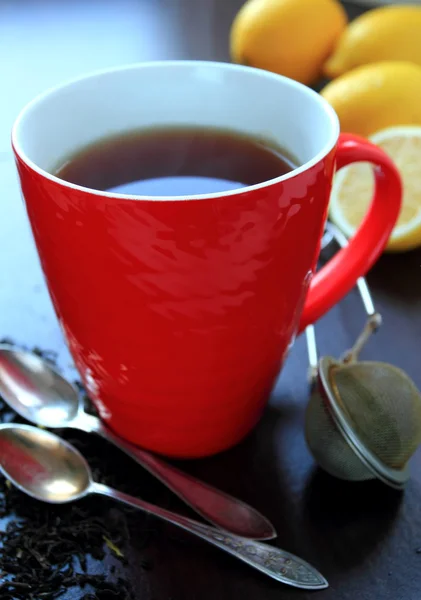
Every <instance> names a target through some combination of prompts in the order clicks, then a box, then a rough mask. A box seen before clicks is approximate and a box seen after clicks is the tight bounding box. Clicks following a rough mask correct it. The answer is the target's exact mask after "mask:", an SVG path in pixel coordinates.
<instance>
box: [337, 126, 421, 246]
mask: <svg viewBox="0 0 421 600" xmlns="http://www.w3.org/2000/svg"><path fill="white" fill-rule="evenodd" d="M370 140H371V141H372V142H373V143H374V144H376V145H377V146H379V147H380V148H382V149H383V150H384V151H385V152H386V153H387V154H388V155H389V156H390V157H391V158H392V160H393V161H394V163H395V164H396V166H397V168H398V169H399V172H400V174H401V177H402V181H403V204H402V209H401V212H400V215H399V219H398V222H397V224H396V226H395V228H394V230H393V232H392V235H391V237H390V239H389V242H388V245H387V248H386V250H387V251H389V252H403V251H405V250H412V249H413V248H417V247H418V246H421V127H413V126H403V127H389V128H387V129H383V130H382V131H379V132H377V133H375V134H374V135H372V136H371V137H370ZM373 190H374V176H373V169H372V166H371V165H370V164H369V163H356V164H353V165H350V166H349V167H344V168H343V169H341V170H340V171H338V173H337V174H336V175H335V179H334V182H333V187H332V194H331V197H330V205H329V217H330V219H331V220H332V221H333V223H335V225H337V227H339V228H340V229H341V230H342V231H343V233H344V234H345V235H346V236H347V237H351V236H352V235H353V233H354V232H355V230H356V229H357V227H358V226H359V225H360V223H361V221H362V220H363V217H364V215H365V214H366V212H367V209H368V206H369V204H370V201H371V198H372V195H373Z"/></svg>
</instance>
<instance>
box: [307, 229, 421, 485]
mask: <svg viewBox="0 0 421 600" xmlns="http://www.w3.org/2000/svg"><path fill="white" fill-rule="evenodd" d="M326 235H327V236H330V235H331V236H333V238H334V239H335V240H336V241H337V243H338V244H339V245H340V246H342V247H343V246H344V245H346V243H347V241H346V238H345V237H344V236H343V235H342V234H341V232H340V231H339V230H337V228H336V227H334V226H333V225H331V224H330V223H329V224H328V225H327V234H326ZM325 239H326V238H325ZM358 289H359V292H360V295H361V298H362V301H363V304H364V308H365V310H366V313H367V322H366V324H365V326H364V328H363V330H362V332H361V334H360V335H359V337H358V338H357V341H356V342H355V344H354V346H353V347H352V348H351V349H350V350H348V351H347V352H346V353H345V354H344V355H343V356H342V357H341V358H340V359H339V360H335V359H334V358H332V357H329V356H325V357H322V358H321V359H320V360H318V358H317V347H316V339H315V330H314V327H312V326H310V327H309V328H307V331H306V336H307V346H308V353H309V362H310V369H311V370H310V376H311V379H312V380H313V381H315V379H317V380H316V384H315V385H314V387H313V393H312V396H311V398H310V401H309V404H308V407H307V411H306V419H305V421H306V422H305V435H306V440H307V444H308V447H309V449H310V451H311V453H312V455H313V457H314V459H315V460H316V462H317V463H318V464H319V466H320V467H321V468H323V469H324V470H325V471H327V472H328V473H330V474H331V475H334V476H336V477H338V478H340V479H345V480H348V481H363V480H368V479H375V478H377V479H380V480H381V481H383V482H384V483H386V484H388V485H389V486H391V487H394V488H403V487H404V485H405V483H406V481H407V480H408V479H409V467H408V461H409V459H410V458H411V456H412V455H413V454H414V452H415V451H416V449H417V448H418V446H419V445H420V444H421V394H420V392H419V391H418V389H417V387H416V386H415V384H414V383H413V381H412V380H411V379H410V378H409V377H408V375H407V374H406V373H405V372H404V371H403V370H402V369H398V368H397V367H395V366H393V365H390V364H387V363H382V362H374V361H359V360H358V356H359V353H360V352H361V350H362V348H363V346H364V345H365V344H366V342H367V341H368V339H369V338H370V336H371V334H372V333H373V332H374V331H376V330H377V329H378V327H379V326H380V324H381V316H380V315H379V313H377V312H376V311H375V309H374V306H373V302H372V299H371V296H370V293H369V290H368V287H367V284H366V281H365V279H364V278H360V279H359V280H358Z"/></svg>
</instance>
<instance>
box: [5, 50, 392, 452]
mask: <svg viewBox="0 0 421 600" xmlns="http://www.w3.org/2000/svg"><path fill="white" fill-rule="evenodd" d="M177 124H182V125H189V124H194V125H197V124H200V125H203V126H215V127H218V128H230V129H234V130H237V131H240V132H243V133H246V134H251V135H256V134H257V135H267V133H268V132H270V134H271V137H272V139H274V140H275V141H276V142H277V143H278V144H279V145H280V146H281V147H282V146H283V147H286V148H287V149H288V150H289V151H290V152H291V153H292V154H293V155H294V156H296V157H297V158H298V159H299V160H300V163H301V165H302V166H300V167H299V168H297V169H295V170H293V171H292V172H290V173H287V174H286V175H284V176H282V177H279V178H277V179H273V180H270V181H267V182H264V183H261V184H258V185H253V186H251V187H248V188H241V189H238V190H234V191H229V192H225V193H216V194H208V195H200V196H188V197H184V198H176V197H165V198H150V197H133V196H123V195H119V194H114V193H110V192H100V191H96V190H90V189H85V188H82V187H79V186H77V185H73V184H71V183H67V182H65V181H62V180H60V179H58V178H57V177H55V176H53V175H52V174H51V170H52V169H53V166H54V165H56V164H57V162H58V160H60V159H61V158H64V157H66V156H68V155H69V154H71V153H72V152H74V151H75V150H77V149H79V148H82V147H84V146H85V145H86V144H88V143H91V142H93V141H95V140H98V139H101V138H102V137H104V136H105V135H109V134H111V133H117V132H123V131H126V130H130V129H135V128H141V127H143V126H151V125H160V126H163V125H177ZM12 138H13V139H12V141H13V148H14V152H15V155H16V160H17V165H18V170H19V175H20V181H21V186H22V190H23V195H24V198H25V202H26V206H27V211H28V215H29V219H30V222H31V225H32V231H33V234H34V236H35V240H36V244H37V247H38V252H39V255H40V258H41V262H42V267H43V270H44V273H45V276H46V279H47V282H48V286H49V290H50V294H51V296H52V299H53V303H54V306H55V309H56V311H57V314H58V317H59V319H60V323H61V325H62V327H63V330H64V333H65V335H66V338H67V341H68V344H69V347H70V350H71V352H72V355H73V357H74V360H75V362H76V365H77V367H78V369H79V371H80V374H81V376H82V379H83V382H84V384H85V386H86V388H87V390H88V392H89V395H90V396H91V398H92V399H93V401H94V402H95V404H96V405H97V407H98V409H99V411H100V414H101V416H102V418H103V419H104V420H105V421H106V422H107V423H108V424H109V426H110V427H112V428H113V429H114V430H115V431H116V432H117V433H119V434H120V435H122V436H123V437H124V438H126V439H128V440H130V441H132V442H134V443H136V444H139V445H141V446H143V447H145V448H148V449H150V450H153V451H156V452H159V453H163V454H166V455H172V456H179V457H198V456H205V455H210V454H213V453H216V452H219V451H221V450H224V449H225V448H228V447H230V446H232V445H233V444H235V443H236V442H238V441H239V440H241V439H242V438H243V437H244V436H245V435H246V434H247V433H248V432H249V431H250V430H251V428H252V427H253V426H254V425H255V424H256V422H257V421H258V419H259V417H260V415H261V413H262V411H263V409H264V407H265V403H266V401H267V399H268V396H269V394H270V392H271V389H272V386H273V384H274V382H275V379H276V377H277V375H278V373H279V370H280V368H281V366H282V363H283V361H284V359H285V356H286V354H287V351H288V349H289V347H290V346H291V344H292V342H293V340H294V337H295V336H296V335H297V334H298V333H300V331H301V330H302V329H303V328H304V327H305V326H306V325H307V324H309V323H311V322H313V321H315V320H317V319H318V318H319V317H320V316H321V315H322V314H323V313H324V312H326V311H327V310H328V309H329V308H331V307H332V306H333V305H334V304H335V303H336V302H338V301H339V300H340V299H341V298H342V297H343V296H344V295H345V294H346V293H347V292H348V291H349V290H350V289H351V288H352V287H353V286H354V284H355V282H356V280H357V278H358V277H359V276H361V275H363V274H364V273H365V272H366V271H367V270H368V269H369V268H370V267H371V266H372V264H373V263H374V261H375V260H376V259H377V258H378V256H379V255H380V253H381V251H382V250H383V248H384V246H385V244H386V242H387V240H388V237H389V235H390V233H391V230H392V228H393V226H394V224H395V222H396V219H397V217H398V213H399V209H400V202H401V183H400V179H399V175H398V173H397V171H396V169H395V167H394V165H393V164H392V162H391V161H390V159H389V158H388V157H387V156H386V155H385V154H384V153H383V152H382V151H381V150H380V149H378V148H376V147H375V146H373V145H372V144H370V143H369V142H367V141H365V140H363V139H359V138H356V137H354V136H351V135H340V134H339V124H338V119H337V117H336V115H335V113H334V112H333V110H332V109H331V108H330V106H329V105H328V104H327V103H326V102H325V101H324V100H323V98H321V97H320V96H319V95H318V94H316V93H315V92H313V91H312V90H310V89H308V88H307V87H305V86H303V85H300V84H298V83H296V82H294V81H291V80H289V79H286V78H284V77H280V76H278V75H274V74H272V73H268V72H265V71H260V70H257V69H252V68H247V67H242V66H237V65H229V64H222V63H221V64H219V63H212V62H189V61H179V62H156V63H150V64H140V65H135V66H129V67H125V68H120V69H115V70H109V71H105V72H101V73H97V74H94V75H92V76H88V77H86V78H82V79H79V80H77V81H74V82H71V83H69V84H66V85H63V86H61V87H58V88H56V89H53V90H52V91H50V92H47V93H46V94H44V95H42V96H40V97H39V98H37V99H36V100H34V101H33V102H32V103H30V104H29V105H28V106H27V107H26V108H25V109H24V110H23V112H22V113H21V114H20V116H19V117H18V119H17V121H16V123H15V126H14V129H13V136H12ZM355 161H369V162H371V163H373V165H375V170H374V172H375V177H376V192H375V195H374V199H373V202H372V205H371V208H370V210H369V212H368V214H367V216H366V218H365V220H364V222H363V224H362V226H361V227H360V229H359V231H358V232H357V233H356V235H355V237H354V238H353V239H352V240H351V242H350V244H349V246H348V247H347V248H346V249H344V250H342V251H341V252H340V253H338V254H337V255H336V256H335V257H334V258H333V259H332V260H331V261H330V262H329V263H328V264H327V265H326V266H325V267H324V268H323V269H322V270H321V271H320V272H318V273H317V274H316V275H315V276H314V277H313V273H314V270H315V266H316V262H317V258H318V254H319V249H320V240H321V236H322V233H323V227H324V223H325V220H326V214H327V207H328V200H329V194H330V189H331V183H332V177H333V173H334V169H335V165H336V166H337V167H339V168H340V167H342V166H344V165H346V164H349V163H351V162H355ZM198 248H200V251H198Z"/></svg>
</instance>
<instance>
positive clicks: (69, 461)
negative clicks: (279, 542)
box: [0, 423, 328, 590]
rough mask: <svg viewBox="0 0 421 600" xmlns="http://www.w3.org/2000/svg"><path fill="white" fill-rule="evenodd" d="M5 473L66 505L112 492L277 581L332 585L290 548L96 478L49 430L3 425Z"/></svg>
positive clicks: (0, 463)
mask: <svg viewBox="0 0 421 600" xmlns="http://www.w3.org/2000/svg"><path fill="white" fill-rule="evenodd" d="M0 471H1V472H2V473H3V474H4V475H5V477H7V478H8V479H9V480H10V481H11V482H12V483H13V484H14V485H15V486H16V487H17V488H18V489H20V490H21V491H22V492H25V493H26V494H28V495H29V496H32V497H33V498H35V499H37V500H41V501H42V502H49V503H50V504H65V503H67V502H72V501H74V500H79V499H81V498H84V497H85V496H88V495H89V494H99V495H102V496H108V497H109V498H113V499H114V500H118V501H119V502H122V503H123V504H127V505H129V506H133V507H135V508H138V509H140V510H142V511H144V512H146V513H148V514H151V515H155V516H156V517H158V518H160V519H162V520H164V521H167V522H169V523H172V524H173V525H177V526H178V527H181V528H182V529H184V530H185V531H189V532H190V533H193V534H194V535H196V536H198V537H199V538H202V539H203V540H205V541H207V542H209V543H210V544H213V545H214V546H217V547H218V548H220V549H221V550H225V552H228V553H229V554H232V555H233V556H235V557H236V558H239V559H240V560H242V561H243V562H245V563H247V564H248V565H250V566H252V567H254V568H255V569H258V570H259V571H261V572H262V573H265V574H266V575H268V576H269V577H272V578H273V579H276V580H277V581H280V582H282V583H286V584H288V585H291V586H294V587H298V588H302V589H308V590H310V589H313V590H317V589H323V588H326V587H327V586H328V583H327V581H326V579H325V578H324V577H323V576H322V575H321V574H320V573H319V572H318V571H316V569H314V568H313V567H312V566H311V565H309V564H308V563H307V562H305V561H304V560H302V559H301V558H299V557H297V556H294V555H293V554H290V553H289V552H285V551H284V550H280V549H279V548H276V547H274V546H269V545H267V544H262V543H260V542H256V541H250V540H245V539H244V538H241V537H238V536H234V535H230V534H228V533H224V532H223V531H220V530H218V529H215V528H214V527H210V526H208V525H204V524H202V523H198V522H197V521H193V520H192V519H188V518H186V517H183V516H182V515H178V514H176V513H173V512H170V511H168V510H165V509H163V508H159V507H157V506H154V505H153V504H149V503H148V502H145V501H143V500H140V499H139V498H135V497H133V496H129V495H128V494H125V493H123V492H120V491H118V490H114V489H112V488H110V487H108V486H106V485H103V484H101V483H96V482H94V481H93V479H92V473H91V470H90V468H89V465H88V463H87V462H86V460H85V459H84V458H83V456H82V455H81V454H80V453H79V451H78V450H76V448H74V446H72V445H71V444H69V443H68V442H66V441H64V440H62V439H61V438H59V437H58V436H56V435H55V434H53V433H50V432H49V431H45V430H42V429H38V428H37V427H33V426H31V425H18V424H15V423H8V424H3V425H0Z"/></svg>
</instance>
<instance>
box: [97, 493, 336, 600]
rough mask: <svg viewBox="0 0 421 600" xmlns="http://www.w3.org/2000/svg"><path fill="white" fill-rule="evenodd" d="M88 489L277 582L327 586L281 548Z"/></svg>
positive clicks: (310, 587)
mask: <svg viewBox="0 0 421 600" xmlns="http://www.w3.org/2000/svg"><path fill="white" fill-rule="evenodd" d="M89 491H90V492H93V493H95V494H100V495H103V496H108V497H109V498H113V499H114V500H118V501H120V502H122V503H123V504H127V505H129V506H133V507H135V508H139V509H140V510H143V511H144V512H146V513H148V514H151V515H154V516H156V517H158V518H159V519H162V520H164V521H167V522H168V523H172V524H173V525H177V526H178V527H181V529H184V530H185V531H189V532H190V533H192V534H194V535H196V536H198V537H199V538H202V540H205V541H207V542H209V543H210V544H213V545H214V546H216V547H217V548H220V549H221V550H225V552H228V553H229V554H232V556H235V557H236V558H238V559H240V560H242V561H243V562H245V563H247V564H248V565H250V566H251V567H254V568H255V569H258V570H259V571H261V572H262V573H265V575H268V576H269V577H272V578H273V579H276V580H277V581H281V582H282V583H286V584H288V585H291V586H293V587H297V588H301V589H307V590H320V589H323V588H326V587H328V583H327V581H326V579H325V578H324V577H323V575H321V574H320V573H319V572H318V571H317V570H316V569H315V568H314V567H312V566H311V565H309V564H308V563H307V562H306V561H304V560H302V559H301V558H299V557H298V556H295V555H294V554H290V553H289V552H286V551H285V550H280V549H279V548H276V547H274V546H269V545H268V544H262V543H260V542H256V541H251V540H246V539H244V538H241V537H238V536H235V535H231V534H229V533H225V532H224V531H220V530H218V529H215V528H214V527H210V526H209V525H205V524H202V523H199V522H197V521H194V520H192V519H188V518H187V517H183V516H182V515H178V514H176V513H173V512H170V511H168V510H165V509H163V508H160V507H158V506H155V505H153V504H150V503H149V502H145V501H143V500H140V499H139V498H135V497H134V496H129V495H128V494H125V493H123V492H120V491H118V490H114V489H112V488H109V487H108V486H105V485H102V484H99V483H93V484H92V487H91V488H90V490H89Z"/></svg>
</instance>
